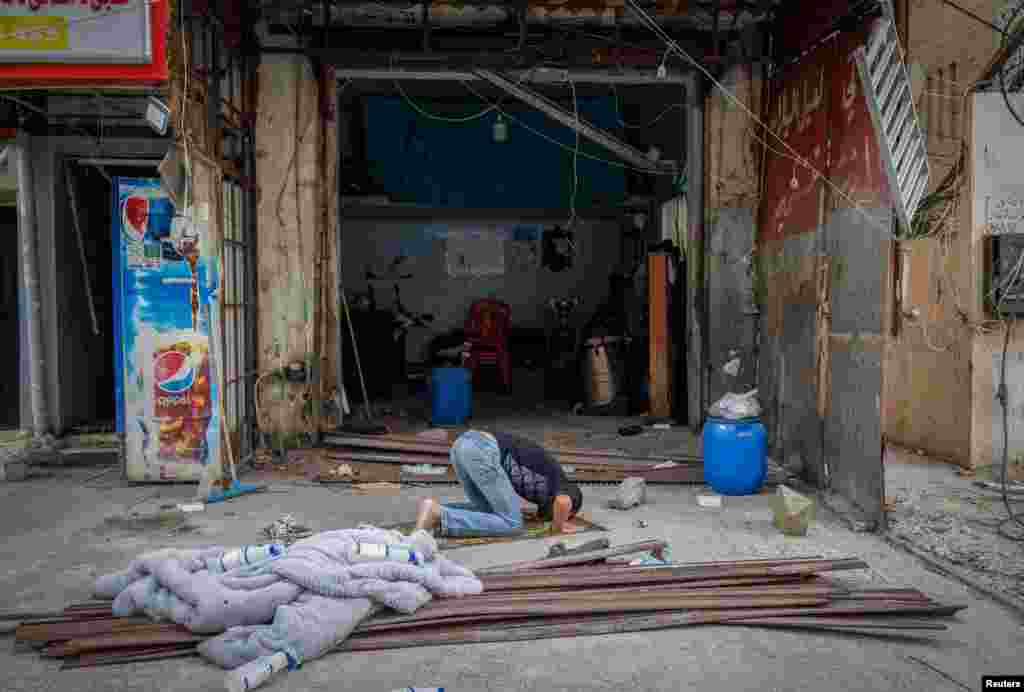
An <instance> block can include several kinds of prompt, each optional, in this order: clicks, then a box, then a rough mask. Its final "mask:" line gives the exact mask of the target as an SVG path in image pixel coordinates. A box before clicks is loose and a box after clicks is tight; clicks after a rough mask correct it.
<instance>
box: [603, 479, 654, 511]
mask: <svg viewBox="0 0 1024 692" xmlns="http://www.w3.org/2000/svg"><path fill="white" fill-rule="evenodd" d="M646 501H647V481H645V480H644V479H643V478H637V477H635V476H634V477H631V478H627V479H626V480H624V481H622V483H620V484H619V487H618V489H617V490H616V491H615V497H614V498H612V499H611V500H610V501H609V502H608V506H609V507H611V508H612V509H632V508H633V507H637V506H638V505H642V504H643V503H645V502H646Z"/></svg>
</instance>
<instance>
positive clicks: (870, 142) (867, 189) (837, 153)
mask: <svg viewBox="0 0 1024 692" xmlns="http://www.w3.org/2000/svg"><path fill="white" fill-rule="evenodd" d="M867 35H868V32H867V30H866V29H861V30H859V31H852V32H849V33H846V34H842V35H840V36H838V37H837V38H836V50H835V51H833V65H832V67H831V69H830V70H829V71H830V73H831V78H830V79H831V84H830V88H829V98H830V101H831V106H830V108H831V118H830V134H829V137H830V139H831V144H830V149H831V154H830V163H829V179H830V180H831V181H832V182H833V183H834V184H835V185H836V186H837V187H838V188H839V189H840V190H841V191H842V195H840V194H839V193H838V192H836V191H835V190H831V191H830V192H831V195H832V208H843V207H849V206H852V205H853V204H859V205H863V206H865V207H889V206H891V205H892V197H891V194H890V192H889V187H888V185H887V183H886V179H885V173H884V170H883V167H882V156H881V153H880V152H879V150H878V138H877V137H876V136H875V131H874V126H873V125H872V122H871V114H870V113H869V111H868V105H867V102H866V101H865V96H864V91H863V89H862V87H861V84H860V78H859V77H858V76H857V67H856V63H855V62H854V51H855V50H856V49H857V48H859V47H860V46H862V45H864V42H865V40H867ZM843 195H845V196H846V197H847V198H848V199H844V198H843ZM865 221H866V219H865ZM878 223H880V224H885V223H888V221H887V217H886V215H884V214H883V215H882V216H881V217H880V218H879V219H878Z"/></svg>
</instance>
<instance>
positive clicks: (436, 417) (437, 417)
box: [430, 368, 473, 425]
mask: <svg viewBox="0 0 1024 692" xmlns="http://www.w3.org/2000/svg"><path fill="white" fill-rule="evenodd" d="M472 412H473V384H472V379H471V378H470V374H469V370H467V369H466V368H434V369H433V370H432V371H431V373H430V420H431V422H432V423H433V424H434V425H462V424H463V423H465V422H466V420H467V419H468V418H469V416H470V414H471V413H472Z"/></svg>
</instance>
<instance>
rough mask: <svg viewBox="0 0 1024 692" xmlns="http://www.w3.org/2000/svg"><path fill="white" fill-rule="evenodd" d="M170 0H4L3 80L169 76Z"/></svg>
mask: <svg viewBox="0 0 1024 692" xmlns="http://www.w3.org/2000/svg"><path fill="white" fill-rule="evenodd" d="M167 3H168V0H0V85H6V84H8V83H17V84H18V85H22V84H25V85H33V84H40V85H50V84H54V83H65V84H69V85H74V84H90V85H93V86H104V85H108V84H140V83H145V84H156V83H159V82H162V81H165V80H166V79H167V55H166V51H167V36H166V33H167V24H168V4H167Z"/></svg>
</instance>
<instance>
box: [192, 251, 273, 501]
mask: <svg viewBox="0 0 1024 692" xmlns="http://www.w3.org/2000/svg"><path fill="white" fill-rule="evenodd" d="M217 271H218V278H219V277H221V276H224V255H223V252H222V253H221V257H220V259H219V261H218V266H217ZM213 304H214V305H220V291H219V290H218V291H217V293H216V298H214V300H213ZM217 318H218V319H217V320H216V321H214V320H211V325H212V329H211V331H213V330H214V329H218V330H219V325H220V319H219V318H220V310H219V309H217ZM219 336H220V335H219V334H217V335H216V336H215V337H214V339H213V347H212V349H213V351H214V355H215V358H214V362H215V363H217V364H222V362H223V361H222V360H221V359H220V355H221V354H220V353H219V349H220V339H219V338H217V337H219ZM221 372H224V370H221ZM223 379H224V383H225V384H224V387H223V388H221V391H219V392H217V394H218V396H217V409H218V411H217V412H218V414H219V415H220V420H221V430H222V433H223V435H224V442H225V444H226V445H227V452H228V469H229V470H230V472H231V483H230V485H228V486H227V487H223V488H221V487H213V488H210V494H209V496H208V497H207V498H206V503H207V504H211V505H212V504H215V503H217V502H224V501H225V500H230V499H232V498H235V497H240V496H242V495H250V494H252V493H261V492H264V491H265V490H266V489H267V486H265V485H244V484H242V483H239V482H238V472H237V471H236V470H235V454H234V448H233V445H232V444H231V433H230V432H229V431H228V429H227V424H228V417H227V410H226V409H225V407H224V396H225V394H226V389H227V378H226V377H225V378H223ZM203 473H204V474H205V473H207V469H206V468H205V467H204V468H203Z"/></svg>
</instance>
